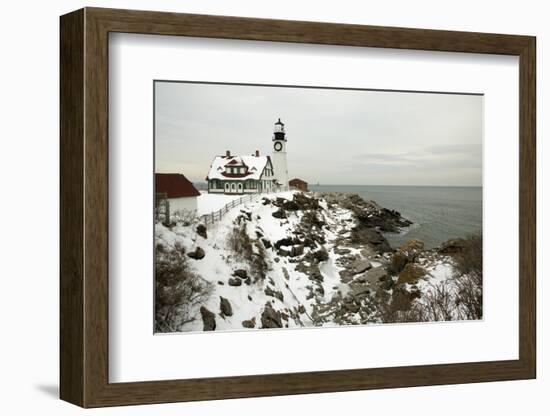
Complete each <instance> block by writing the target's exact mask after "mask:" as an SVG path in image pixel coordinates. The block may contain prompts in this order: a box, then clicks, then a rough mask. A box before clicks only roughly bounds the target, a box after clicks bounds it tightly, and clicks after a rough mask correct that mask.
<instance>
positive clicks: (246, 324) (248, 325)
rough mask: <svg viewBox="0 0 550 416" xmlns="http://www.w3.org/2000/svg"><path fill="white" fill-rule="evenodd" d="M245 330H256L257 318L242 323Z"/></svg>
mask: <svg viewBox="0 0 550 416" xmlns="http://www.w3.org/2000/svg"><path fill="white" fill-rule="evenodd" d="M242 326H243V328H254V327H255V326H256V318H254V317H253V318H252V319H247V320H246V321H243V322H242Z"/></svg>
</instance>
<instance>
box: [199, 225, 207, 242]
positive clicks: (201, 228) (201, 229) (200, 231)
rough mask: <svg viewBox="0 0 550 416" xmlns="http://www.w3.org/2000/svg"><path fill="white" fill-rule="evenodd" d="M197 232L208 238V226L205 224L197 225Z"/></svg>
mask: <svg viewBox="0 0 550 416" xmlns="http://www.w3.org/2000/svg"><path fill="white" fill-rule="evenodd" d="M197 234H198V235H200V236H201V237H202V238H205V239H206V238H208V235H207V233H206V226H205V225H204V224H199V225H197Z"/></svg>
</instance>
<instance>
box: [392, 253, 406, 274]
mask: <svg viewBox="0 0 550 416" xmlns="http://www.w3.org/2000/svg"><path fill="white" fill-rule="evenodd" d="M408 261H409V260H408V258H407V256H406V255H405V254H403V253H401V252H399V251H397V252H395V253H394V254H393V257H392V259H391V262H390V264H389V266H388V267H389V270H390V272H392V273H399V272H401V270H403V268H404V267H405V265H406V264H407V262H408Z"/></svg>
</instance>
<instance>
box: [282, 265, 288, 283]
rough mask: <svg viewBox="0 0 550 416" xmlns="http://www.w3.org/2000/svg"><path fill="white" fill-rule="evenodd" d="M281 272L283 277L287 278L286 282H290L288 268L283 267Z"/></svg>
mask: <svg viewBox="0 0 550 416" xmlns="http://www.w3.org/2000/svg"><path fill="white" fill-rule="evenodd" d="M281 270H282V271H283V276H284V277H285V280H290V274H289V273H288V270H287V268H286V267H283V268H282V269H281Z"/></svg>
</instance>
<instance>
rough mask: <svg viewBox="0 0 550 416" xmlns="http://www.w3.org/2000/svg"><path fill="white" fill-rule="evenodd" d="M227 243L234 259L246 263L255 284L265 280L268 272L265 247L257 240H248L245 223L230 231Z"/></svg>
mask: <svg viewBox="0 0 550 416" xmlns="http://www.w3.org/2000/svg"><path fill="white" fill-rule="evenodd" d="M227 243H228V247H229V248H230V249H231V251H233V253H234V255H235V257H236V258H238V259H240V260H243V261H245V262H247V263H248V267H249V269H250V274H251V276H252V277H253V278H254V281H255V282H256V281H258V280H263V279H265V277H266V275H267V272H268V270H269V265H268V263H267V261H266V258H267V253H266V250H265V247H264V245H263V244H262V243H261V242H260V241H259V240H254V239H252V238H250V236H249V235H248V232H247V231H246V223H242V224H240V225H237V226H236V227H234V228H233V230H231V232H230V233H229V236H228V238H227Z"/></svg>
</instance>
